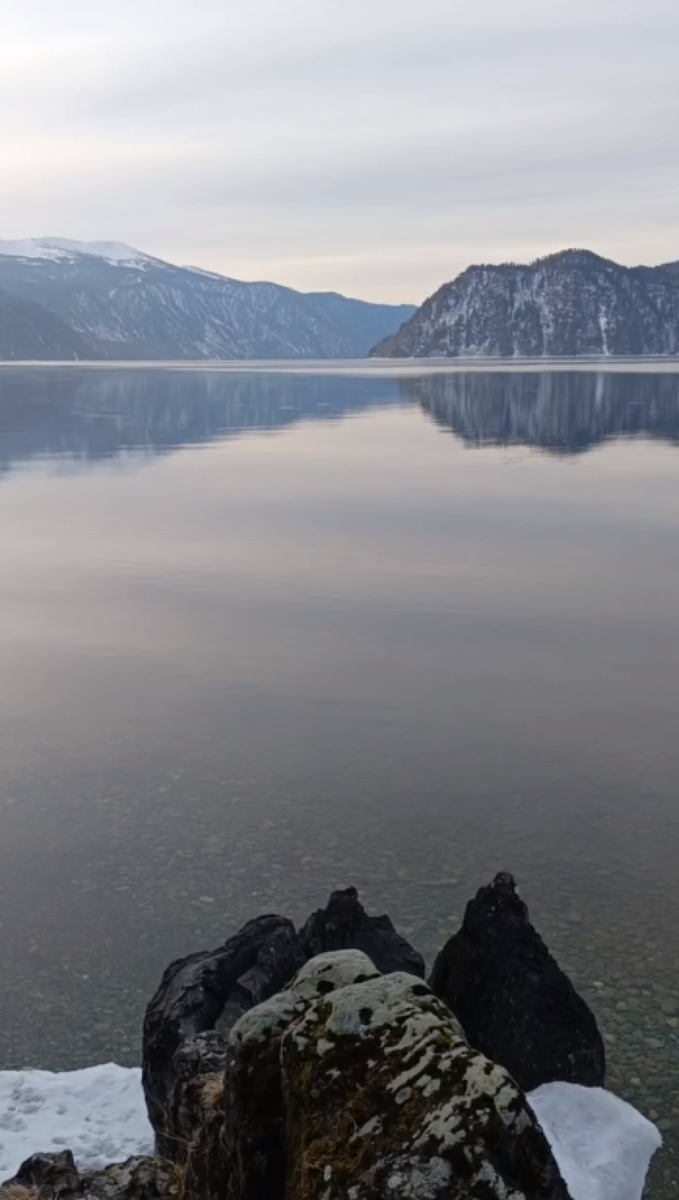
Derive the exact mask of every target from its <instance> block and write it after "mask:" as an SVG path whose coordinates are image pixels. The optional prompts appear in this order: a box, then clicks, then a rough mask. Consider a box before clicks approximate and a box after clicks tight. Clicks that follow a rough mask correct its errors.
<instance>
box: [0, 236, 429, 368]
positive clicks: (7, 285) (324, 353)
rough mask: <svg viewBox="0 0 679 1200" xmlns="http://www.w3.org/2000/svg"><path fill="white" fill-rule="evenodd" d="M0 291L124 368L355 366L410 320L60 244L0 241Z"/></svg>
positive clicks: (118, 250)
mask: <svg viewBox="0 0 679 1200" xmlns="http://www.w3.org/2000/svg"><path fill="white" fill-rule="evenodd" d="M0 288H2V289H4V290H5V291H6V292H11V293H13V294H15V295H17V296H20V297H23V298H24V299H26V300H30V301H33V302H38V303H39V304H41V305H43V306H44V307H45V308H46V309H48V310H49V311H50V312H52V313H54V314H55V315H56V316H57V317H58V318H59V319H60V320H62V321H64V322H65V323H66V325H68V326H69V327H70V328H71V330H72V331H73V332H74V335H78V336H79V337H81V338H84V339H86V340H87V342H88V343H89V344H90V345H91V347H92V353H91V357H94V358H108V359H126V360H132V359H161V360H162V359H198V360H201V359H203V360H204V359H216V360H220V359H262V358H271V359H276V358H285V359H290V358H363V357H365V355H367V353H368V350H369V349H370V347H371V346H372V345H373V344H374V343H375V342H376V341H377V340H378V339H379V338H382V337H384V336H385V335H386V334H388V333H392V332H393V331H394V330H395V329H397V328H398V327H399V325H400V324H401V323H402V322H403V321H404V320H406V319H407V318H408V317H409V316H411V315H412V313H413V312H414V311H415V310H414V307H412V306H409V305H400V306H399V305H396V306H391V305H380V304H368V303H365V302H364V301H361V300H351V299H348V298H347V297H345V296H339V295H336V294H334V293H327V294H325V293H308V294H307V293H302V292H296V291H294V290H293V289H292V288H286V287H281V286H279V285H278V284H274V283H244V282H240V281H239V280H235V279H229V278H226V277H225V276H221V275H216V274H211V273H209V272H205V271H202V270H201V271H198V270H194V269H191V268H187V267H177V266H173V265H172V264H171V263H166V262H163V261H161V260H160V259H156V258H152V257H150V256H149V255H145V254H142V253H140V252H139V251H137V250H134V249H133V248H132V247H129V246H123V245H118V244H117V243H112V242H101V243H96V242H92V243H82V242H70V241H67V240H65V239H61V238H37V239H35V240H29V241H25V242H0ZM35 357H41V355H40V353H39V352H38V350H36V354H35Z"/></svg>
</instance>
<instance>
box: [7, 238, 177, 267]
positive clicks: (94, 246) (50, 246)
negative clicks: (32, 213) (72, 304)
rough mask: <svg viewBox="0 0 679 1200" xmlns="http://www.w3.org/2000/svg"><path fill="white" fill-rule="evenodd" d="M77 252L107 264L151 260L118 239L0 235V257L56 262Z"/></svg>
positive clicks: (139, 262)
mask: <svg viewBox="0 0 679 1200" xmlns="http://www.w3.org/2000/svg"><path fill="white" fill-rule="evenodd" d="M80 254H84V255H87V256H89V257H90V258H101V259H103V260H104V261H105V262H108V263H131V264H134V265H135V266H141V267H143V265H144V264H145V263H146V262H151V261H153V260H152V259H150V258H149V256H148V255H147V254H141V253H140V251H139V250H135V249H134V247H133V246H125V245H124V244H123V243H122V242H74V241H70V240H69V239H68V238H24V239H23V240H21V241H14V242H11V241H3V240H2V239H1V238H0V257H3V256H4V257H6V258H29V259H48V260H49V261H51V262H60V261H62V260H64V259H72V258H73V257H74V256H76V255H80Z"/></svg>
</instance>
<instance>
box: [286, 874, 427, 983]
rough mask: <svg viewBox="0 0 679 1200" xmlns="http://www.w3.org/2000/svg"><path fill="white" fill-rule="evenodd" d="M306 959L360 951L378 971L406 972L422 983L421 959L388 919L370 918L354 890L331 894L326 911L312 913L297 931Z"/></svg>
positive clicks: (422, 969) (349, 889)
mask: <svg viewBox="0 0 679 1200" xmlns="http://www.w3.org/2000/svg"><path fill="white" fill-rule="evenodd" d="M299 936H300V941H301V942H302V945H303V946H304V949H305V952H306V957H307V958H314V957H315V956H316V955H318V954H324V953H326V952H328V951H332V950H347V949H352V950H362V951H363V953H364V954H367V955H368V958H370V959H371V960H372V962H373V963H374V964H375V966H376V967H377V970H378V971H381V972H382V974H383V975H388V974H390V972H392V971H406V972H407V973H408V974H410V975H418V976H419V977H420V978H421V979H424V973H425V968H424V959H423V958H422V955H421V954H419V953H418V951H417V950H414V949H413V947H412V946H411V945H410V943H409V942H407V941H406V939H405V938H404V937H402V936H401V935H400V934H399V933H397V932H396V930H395V929H394V926H393V925H392V923H391V921H390V919H389V917H386V916H382V917H370V916H368V914H367V913H366V911H365V909H364V908H363V906H362V904H361V903H360V901H359V899H358V893H357V891H356V888H353V887H352V888H346V890H344V891H336V892H333V893H332V895H331V897H330V900H329V901H328V905H327V907H326V908H322V909H319V911H318V912H315V913H313V915H312V916H311V917H309V920H308V921H307V923H306V925H305V926H304V928H303V929H302V930H301V931H300V935H299Z"/></svg>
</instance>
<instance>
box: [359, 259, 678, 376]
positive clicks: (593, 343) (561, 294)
mask: <svg viewBox="0 0 679 1200" xmlns="http://www.w3.org/2000/svg"><path fill="white" fill-rule="evenodd" d="M371 354H372V355H373V356H375V357H387V358H394V357H395V358H409V357H413V358H422V357H424V358H432V357H459V356H462V357H465V356H468V357H502V358H542V357H567V358H576V357H578V356H586V355H594V356H596V355H603V356H608V355H677V354H679V274H678V273H677V272H676V269H673V268H672V267H671V265H668V266H667V267H634V268H630V267H621V266H619V265H618V264H617V263H614V262H610V261H609V260H607V259H604V258H600V257H599V256H598V255H596V254H592V253H591V252H589V251H586V250H566V251H563V252H561V253H559V254H553V255H551V256H549V257H548V258H543V259H538V260H537V261H536V262H534V263H531V264H530V265H529V266H521V265H517V264H514V263H507V264H503V265H500V266H485V265H484V266H474V267H469V268H468V269H467V270H466V271H464V272H463V273H462V274H461V275H459V276H458V277H457V279H455V280H454V281H453V282H452V283H447V284H444V286H443V287H442V288H440V290H439V291H438V292H436V294H435V295H434V296H432V297H431V298H430V299H429V300H427V301H425V303H424V304H423V305H422V307H421V308H420V309H419V310H418V311H417V312H416V313H415V315H414V316H413V317H412V318H411V319H410V320H409V321H408V322H407V323H406V324H405V325H404V326H403V328H402V329H400V330H399V332H398V333H396V334H394V335H393V336H391V337H388V338H386V339H384V340H383V341H382V342H380V343H378V344H377V345H376V346H374V347H373V350H372V351H371Z"/></svg>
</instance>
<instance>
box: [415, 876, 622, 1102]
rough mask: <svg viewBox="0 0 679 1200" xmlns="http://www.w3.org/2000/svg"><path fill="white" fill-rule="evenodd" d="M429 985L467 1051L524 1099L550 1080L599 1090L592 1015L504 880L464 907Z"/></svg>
mask: <svg viewBox="0 0 679 1200" xmlns="http://www.w3.org/2000/svg"><path fill="white" fill-rule="evenodd" d="M430 982H431V987H432V990H433V991H434V992H435V993H436V995H437V996H439V997H440V998H441V999H442V1000H444V1001H445V1003H446V1004H447V1005H448V1007H449V1008H450V1009H451V1011H452V1012H454V1013H455V1015H456V1016H457V1018H458V1020H459V1021H460V1023H461V1024H462V1028H463V1029H464V1032H465V1036H466V1037H467V1039H468V1041H469V1043H470V1044H471V1045H472V1046H475V1047H476V1048H477V1049H479V1050H481V1051H482V1052H483V1053H484V1054H487V1055H488V1057H489V1058H491V1059H492V1060H493V1061H494V1062H498V1063H501V1064H502V1066H504V1067H506V1069H507V1070H508V1071H509V1072H510V1074H511V1075H512V1076H513V1077H514V1079H516V1081H517V1082H518V1083H519V1084H520V1085H521V1087H522V1088H524V1089H525V1090H526V1091H532V1090H533V1089H534V1088H537V1087H540V1085H541V1084H543V1083H549V1082H552V1081H555V1080H560V1081H563V1082H566V1083H579V1084H584V1085H585V1086H588V1087H601V1086H603V1084H604V1079H605V1071H606V1062H605V1051H604V1044H603V1041H602V1038H601V1035H600V1033H599V1029H598V1027H597V1023H596V1020H595V1018H594V1015H593V1014H592V1012H591V1011H590V1009H589V1008H588V1007H587V1005H586V1004H585V1001H584V1000H583V999H582V998H581V997H580V996H579V995H578V993H577V992H576V991H575V988H574V987H573V985H572V984H571V982H570V980H569V979H568V977H567V976H566V975H565V974H564V973H563V971H562V970H561V969H560V967H559V965H558V963H557V962H556V961H555V959H554V958H553V957H552V955H551V954H550V953H549V951H548V949H547V947H546V946H545V944H544V942H543V941H542V938H541V937H540V936H539V934H538V933H537V932H536V930H535V929H534V928H533V926H532V925H531V923H530V920H529V917H528V909H527V907H526V905H525V904H524V903H523V901H522V900H521V899H520V897H519V895H518V893H517V890H516V885H515V883H514V879H513V878H512V876H511V875H507V874H500V875H497V876H496V878H495V880H494V881H493V883H491V884H490V885H489V886H488V887H484V888H481V890H480V891H479V892H478V894H477V896H476V898H475V899H474V900H471V901H470V903H469V904H468V905H467V909H466V912H465V917H464V922H463V925H462V929H461V930H460V931H459V932H458V933H456V934H455V935H454V936H453V937H452V938H451V939H450V940H449V941H448V942H447V943H446V945H445V946H444V948H443V950H442V951H441V952H440V954H439V955H438V957H437V959H436V962H435V963H434V969H433V971H432V975H431V980H430Z"/></svg>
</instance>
